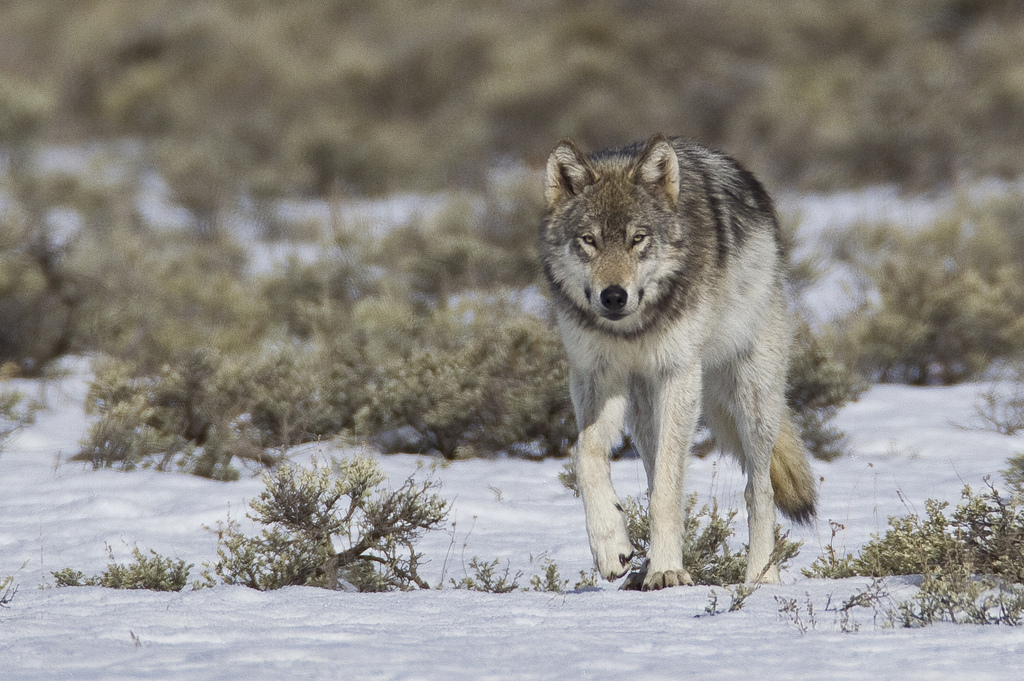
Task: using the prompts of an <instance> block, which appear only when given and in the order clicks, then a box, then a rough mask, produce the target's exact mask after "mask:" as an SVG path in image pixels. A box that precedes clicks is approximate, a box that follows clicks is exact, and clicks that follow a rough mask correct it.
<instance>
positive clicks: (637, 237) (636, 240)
mask: <svg viewBox="0 0 1024 681" xmlns="http://www.w3.org/2000/svg"><path fill="white" fill-rule="evenodd" d="M646 240H647V235H646V234H634V235H633V245H634V246H639V245H640V244H642V243H643V242H644V241H646Z"/></svg>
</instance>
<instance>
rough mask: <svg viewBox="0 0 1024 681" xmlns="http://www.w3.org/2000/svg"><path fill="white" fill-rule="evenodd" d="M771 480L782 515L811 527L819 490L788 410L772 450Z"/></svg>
mask: <svg viewBox="0 0 1024 681" xmlns="http://www.w3.org/2000/svg"><path fill="white" fill-rule="evenodd" d="M771 477H772V489H773V490H775V505H776V506H777V507H778V508H779V511H781V512H782V515H784V516H786V517H787V518H789V519H790V520H792V521H794V522H798V523H809V522H810V521H811V519H812V518H814V516H815V514H816V513H817V504H818V492H817V486H816V485H815V484H814V474H813V473H811V464H810V462H809V461H808V460H807V449H806V448H805V447H804V443H803V442H802V441H801V440H800V434H799V433H798V432H797V429H796V426H794V425H793V420H792V417H791V415H790V413H789V410H788V409H787V410H786V411H784V412H783V415H782V422H781V423H780V424H779V437H778V439H777V440H776V441H775V447H774V448H773V449H772V468H771Z"/></svg>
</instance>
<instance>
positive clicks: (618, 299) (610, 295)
mask: <svg viewBox="0 0 1024 681" xmlns="http://www.w3.org/2000/svg"><path fill="white" fill-rule="evenodd" d="M627 298H629V294H628V293H626V289H624V288H622V287H621V286H609V287H608V288H606V289H605V290H603V291H601V305H603V306H604V309H606V310H608V311H609V312H619V311H620V310H622V308H624V307H626V299H627Z"/></svg>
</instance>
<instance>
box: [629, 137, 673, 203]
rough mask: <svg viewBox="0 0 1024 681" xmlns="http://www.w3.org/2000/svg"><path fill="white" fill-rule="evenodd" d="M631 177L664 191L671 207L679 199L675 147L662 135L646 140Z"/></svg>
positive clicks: (635, 180)
mask: <svg viewBox="0 0 1024 681" xmlns="http://www.w3.org/2000/svg"><path fill="white" fill-rule="evenodd" d="M631 177H632V179H633V181H634V182H639V183H640V184H644V185H647V186H650V187H655V188H657V189H660V190H661V191H663V192H665V196H666V197H668V200H669V203H671V204H672V206H673V207H675V205H676V201H677V200H678V199H679V157H678V156H676V150H675V147H673V146H672V142H670V141H669V140H668V138H666V137H665V136H664V135H655V136H654V137H652V138H651V139H649V140H647V144H646V146H644V150H643V151H642V152H640V157H639V159H637V161H636V163H635V164H634V165H633V170H632V171H631Z"/></svg>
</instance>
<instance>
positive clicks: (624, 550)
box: [594, 541, 634, 582]
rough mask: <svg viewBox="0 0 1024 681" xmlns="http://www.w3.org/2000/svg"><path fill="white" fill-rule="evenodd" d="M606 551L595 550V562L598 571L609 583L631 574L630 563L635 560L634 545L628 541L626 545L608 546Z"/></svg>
mask: <svg viewBox="0 0 1024 681" xmlns="http://www.w3.org/2000/svg"><path fill="white" fill-rule="evenodd" d="M604 549H605V550H599V549H597V548H595V549H594V560H595V562H596V563H597V571H598V572H600V573H601V576H602V577H604V578H605V579H607V580H608V581H609V582H613V581H615V580H616V579H618V578H619V577H621V576H622V575H624V574H626V573H627V572H629V568H630V565H631V563H630V561H631V560H632V559H633V553H634V551H633V545H632V544H630V543H629V542H628V541H627V542H626V543H625V544H621V543H620V544H618V545H617V546H613V545H611V544H608V545H606V546H605V547H604Z"/></svg>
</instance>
